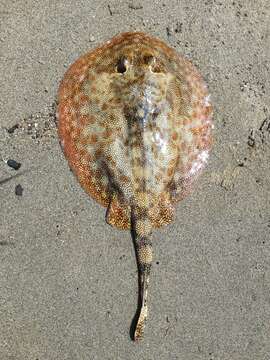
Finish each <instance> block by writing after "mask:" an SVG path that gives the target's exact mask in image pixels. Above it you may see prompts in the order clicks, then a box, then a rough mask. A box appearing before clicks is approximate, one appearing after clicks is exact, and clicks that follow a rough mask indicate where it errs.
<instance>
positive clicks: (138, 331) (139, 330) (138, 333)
mask: <svg viewBox="0 0 270 360" xmlns="http://www.w3.org/2000/svg"><path fill="white" fill-rule="evenodd" d="M146 319H147V305H144V306H142V308H141V311H140V316H139V318H138V321H137V325H136V328H135V332H134V341H136V342H138V341H139V340H142V338H143V333H144V326H145V323H146Z"/></svg>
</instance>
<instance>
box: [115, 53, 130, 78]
mask: <svg viewBox="0 0 270 360" xmlns="http://www.w3.org/2000/svg"><path fill="white" fill-rule="evenodd" d="M127 65H128V60H127V59H126V58H124V57H122V58H120V59H119V60H118V62H117V65H116V71H117V72H118V73H121V74H124V73H125V72H126V71H127Z"/></svg>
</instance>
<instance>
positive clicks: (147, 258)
mask: <svg viewBox="0 0 270 360" xmlns="http://www.w3.org/2000/svg"><path fill="white" fill-rule="evenodd" d="M132 223H133V225H132V228H133V231H134V235H135V249H136V256H137V262H138V270H139V284H140V289H139V291H140V305H139V306H140V309H139V311H140V313H139V318H138V321H137V324H136V328H135V333H134V340H135V341H137V340H140V339H141V338H142V336H143V332H144V325H145V322H146V319H147V292H148V285H149V275H150V270H151V265H152V242H151V232H152V225H151V222H150V220H149V217H148V209H147V208H145V207H139V206H136V207H135V208H133V214H132Z"/></svg>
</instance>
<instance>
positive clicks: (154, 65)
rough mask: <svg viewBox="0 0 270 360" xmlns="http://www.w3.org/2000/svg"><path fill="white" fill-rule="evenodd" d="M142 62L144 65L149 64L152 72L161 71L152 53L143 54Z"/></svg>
mask: <svg viewBox="0 0 270 360" xmlns="http://www.w3.org/2000/svg"><path fill="white" fill-rule="evenodd" d="M144 63H145V64H146V65H149V67H150V69H151V71H152V72H154V73H159V72H161V66H160V64H159V62H158V60H157V59H156V58H155V56H153V55H145V56H144Z"/></svg>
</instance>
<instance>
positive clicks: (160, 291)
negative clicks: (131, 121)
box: [0, 0, 270, 360]
mask: <svg viewBox="0 0 270 360" xmlns="http://www.w3.org/2000/svg"><path fill="white" fill-rule="evenodd" d="M269 23H270V4H269V1H267V0H258V1H251V0H245V1H244V0H234V1H233V0H228V1H222V0H219V1H216V0H204V1H201V0H200V1H196V0H182V1H176V0H172V1H169V0H163V1H156V0H152V1H148V0H145V1H139V0H138V1H136V0H131V1H121V0H120V1H86V0H78V1H70V0H66V1H64V0H58V1H50V0H44V1H35V0H23V1H22V0H17V1H11V0H7V1H4V0H1V1H0V59H1V60H0V74H1V87H0V110H1V111H0V115H1V116H0V156H1V161H0V204H1V221H0V274H1V276H0V328H1V331H0V359H1V360H56V359H59V360H86V359H87V360H88V359H90V360H95V359H97V360H133V359H134V360H135V359H138V360H167V359H168V360H176V359H177V360H269V359H270V342H269V334H270V237H269V231H270V205H269V202H270V195H269V194H270V167H269V161H270V100H269V99H270V96H269V95H270V91H269V88H270V76H269V72H270V60H269V59H270V50H269V49H270V46H269V41H270V38H269V34H270V33H269ZM135 30H140V31H144V32H147V33H149V34H152V35H154V36H157V37H159V38H161V39H163V40H165V41H166V42H167V43H168V44H169V45H170V46H172V47H173V48H175V49H176V50H177V51H179V53H182V54H184V55H185V56H186V57H187V58H189V59H191V60H192V62H193V63H194V64H195V65H196V66H197V67H198V69H199V70H200V72H201V73H202V74H203V76H204V78H205V80H206V81H207V83H208V85H209V91H210V93H211V99H212V102H213V106H214V123H215V129H214V139H215V141H214V147H213V151H212V153H211V157H210V161H209V164H208V166H207V168H206V170H205V171H204V173H203V175H202V176H201V177H200V179H199V181H198V183H197V186H196V189H195V190H194V192H193V193H192V195H190V196H189V197H188V198H186V199H185V200H184V201H182V202H181V203H179V204H178V206H177V211H176V218H175V222H174V223H173V224H171V225H169V226H167V227H165V228H162V229H161V230H160V231H156V232H155V233H154V236H153V247H154V264H153V271H152V276H151V285H150V299H149V319H148V324H147V327H146V331H145V338H144V340H143V341H142V342H140V343H139V344H137V343H134V342H132V341H131V339H130V335H129V331H130V325H131V321H132V318H133V316H134V314H135V311H136V306H137V291H138V289H137V285H138V283H137V267H136V260H135V255H134V249H133V244H132V240H131V237H130V234H129V232H125V231H120V230H117V229H114V228H112V227H110V226H109V225H107V224H106V223H105V209H104V208H102V207H100V206H99V205H98V204H97V203H95V202H94V201H92V200H91V199H90V198H89V197H88V196H87V195H86V194H85V193H84V191H83V190H82V189H81V187H80V186H79V184H78V182H77V180H76V179H75V177H74V176H73V175H72V173H71V172H70V170H69V167H68V164H67V162H66V160H65V158H64V156H63V154H62V151H61V149H60V147H59V144H58V138H57V133H56V126H55V106H56V94H57V89H58V86H59V82H60V80H61V78H62V77H63V75H64V73H65V71H66V69H67V68H68V66H69V65H70V64H71V63H72V62H73V61H74V60H75V59H76V58H78V57H79V56H80V55H81V54H84V53H85V52H87V51H89V50H91V49H93V48H94V47H96V46H97V45H99V44H101V43H103V42H105V41H106V40H108V39H110V38H111V37H112V36H113V35H115V34H117V33H120V32H123V31H135ZM8 159H10V160H15V161H16V162H17V164H21V166H20V168H19V169H18V170H15V169H13V168H12V167H10V166H8V164H7V160H8ZM9 164H10V163H9ZM14 164H15V167H16V163H11V165H13V166H14ZM18 166H19V165H18Z"/></svg>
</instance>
